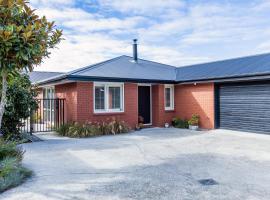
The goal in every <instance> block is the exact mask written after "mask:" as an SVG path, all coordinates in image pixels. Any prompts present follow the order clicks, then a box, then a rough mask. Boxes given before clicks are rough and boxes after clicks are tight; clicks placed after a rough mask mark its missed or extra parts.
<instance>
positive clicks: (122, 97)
mask: <svg viewBox="0 0 270 200" xmlns="http://www.w3.org/2000/svg"><path fill="white" fill-rule="evenodd" d="M96 87H104V90H105V91H104V101H105V105H104V109H102V110H101V109H96V101H95V98H96V97H95V88H96ZM109 87H120V109H109ZM124 91H125V87H124V83H110V82H94V86H93V105H94V113H122V112H124V111H125V108H124V105H125V92H124Z"/></svg>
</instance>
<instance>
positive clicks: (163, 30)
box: [30, 0, 270, 71]
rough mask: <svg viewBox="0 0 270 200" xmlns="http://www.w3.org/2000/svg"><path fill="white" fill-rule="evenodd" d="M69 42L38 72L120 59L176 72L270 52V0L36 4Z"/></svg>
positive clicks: (61, 0)
mask: <svg viewBox="0 0 270 200" xmlns="http://www.w3.org/2000/svg"><path fill="white" fill-rule="evenodd" d="M30 3H31V5H32V7H33V8H35V9H37V13H38V14H40V15H46V16H47V18H49V19H50V20H54V21H55V22H56V24H57V25H58V27H59V28H61V29H63V31H64V38H65V40H64V41H62V42H61V44H60V45H59V47H58V49H55V50H53V51H52V54H51V57H50V58H49V59H46V60H45V61H44V63H43V64H42V65H41V66H38V67H37V68H36V70H45V71H69V70H73V69H76V68H79V67H83V66H86V65H90V64H93V63H96V62H100V61H103V60H106V59H110V58H113V57H116V56H119V55H123V54H125V55H132V46H131V44H132V39H133V38H138V40H139V57H140V58H144V59H149V60H153V61H157V62H161V63H166V64H171V65H174V66H179V67H180V66H184V65H189V64H194V63H201V62H209V61H214V60H221V59H227V58H233V57H241V56H247V55H253V54H259V53H265V52H270V20H269V19H270V12H269V10H270V1H269V0H253V1H251V0H238V1H237V0H215V1H214V0H186V1H184V0H155V1H153V0H136V1H135V0H134V1H132V0H30Z"/></svg>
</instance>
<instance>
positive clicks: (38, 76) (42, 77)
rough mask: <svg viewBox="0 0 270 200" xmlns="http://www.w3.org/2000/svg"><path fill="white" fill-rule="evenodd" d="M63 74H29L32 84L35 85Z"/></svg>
mask: <svg viewBox="0 0 270 200" xmlns="http://www.w3.org/2000/svg"><path fill="white" fill-rule="evenodd" d="M61 74H63V73H60V72H41V71H33V72H30V73H29V78H30V81H31V83H33V84H35V83H38V82H41V81H44V80H47V79H51V78H53V77H56V76H59V75H61Z"/></svg>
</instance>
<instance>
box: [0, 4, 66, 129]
mask: <svg viewBox="0 0 270 200" xmlns="http://www.w3.org/2000/svg"><path fill="white" fill-rule="evenodd" d="M61 36H62V31H61V30H58V29H56V28H55V26H54V22H49V21H47V19H46V17H44V16H43V17H39V16H38V15H36V14H35V13H34V10H33V9H31V8H30V7H29V6H28V2H27V1H25V0H0V77H1V79H2V87H1V102H0V129H1V124H2V118H3V114H4V111H5V105H6V101H7V80H8V77H9V75H10V74H13V73H16V72H19V73H20V72H22V71H32V70H33V67H34V66H35V65H39V64H40V63H41V62H42V59H43V58H45V57H48V56H49V54H50V53H49V49H51V48H54V47H55V46H56V44H58V43H59V42H60V40H61Z"/></svg>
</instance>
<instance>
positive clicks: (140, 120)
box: [136, 116, 144, 130]
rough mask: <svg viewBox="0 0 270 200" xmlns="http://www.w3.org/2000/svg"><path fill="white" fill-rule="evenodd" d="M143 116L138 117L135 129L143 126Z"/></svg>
mask: <svg viewBox="0 0 270 200" xmlns="http://www.w3.org/2000/svg"><path fill="white" fill-rule="evenodd" d="M143 122H144V118H143V117H142V116H139V117H138V124H137V125H136V130H141V129H142V128H143V126H144V124H143Z"/></svg>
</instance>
